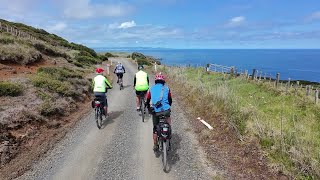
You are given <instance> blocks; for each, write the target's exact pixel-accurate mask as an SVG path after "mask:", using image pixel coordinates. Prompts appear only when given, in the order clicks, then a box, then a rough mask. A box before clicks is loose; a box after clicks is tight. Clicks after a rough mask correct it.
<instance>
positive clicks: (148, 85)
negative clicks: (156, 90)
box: [147, 75, 149, 86]
mask: <svg viewBox="0 0 320 180" xmlns="http://www.w3.org/2000/svg"><path fill="white" fill-rule="evenodd" d="M147 81H148V86H149V75H147Z"/></svg>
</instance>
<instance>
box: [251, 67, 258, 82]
mask: <svg viewBox="0 0 320 180" xmlns="http://www.w3.org/2000/svg"><path fill="white" fill-rule="evenodd" d="M256 74H257V70H256V69H253V70H252V80H254V79H255V77H256Z"/></svg>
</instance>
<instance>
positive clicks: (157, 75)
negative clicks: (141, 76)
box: [154, 73, 166, 82]
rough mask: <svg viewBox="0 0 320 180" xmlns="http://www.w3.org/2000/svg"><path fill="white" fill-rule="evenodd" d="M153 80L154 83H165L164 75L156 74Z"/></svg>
mask: <svg viewBox="0 0 320 180" xmlns="http://www.w3.org/2000/svg"><path fill="white" fill-rule="evenodd" d="M154 80H155V81H163V82H166V80H165V77H164V75H163V74H161V73H157V74H156V76H155V78H154Z"/></svg>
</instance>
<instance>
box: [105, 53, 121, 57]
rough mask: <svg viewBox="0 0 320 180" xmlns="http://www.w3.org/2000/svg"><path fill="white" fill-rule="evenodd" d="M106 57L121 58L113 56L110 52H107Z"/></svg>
mask: <svg viewBox="0 0 320 180" xmlns="http://www.w3.org/2000/svg"><path fill="white" fill-rule="evenodd" d="M104 55H105V56H106V57H108V58H110V57H119V56H117V55H113V54H111V53H109V52H107V53H106V54H104Z"/></svg>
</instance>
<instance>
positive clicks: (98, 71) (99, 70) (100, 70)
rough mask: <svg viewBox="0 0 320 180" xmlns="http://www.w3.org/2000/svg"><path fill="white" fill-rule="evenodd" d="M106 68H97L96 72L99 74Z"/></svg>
mask: <svg viewBox="0 0 320 180" xmlns="http://www.w3.org/2000/svg"><path fill="white" fill-rule="evenodd" d="M103 71H104V70H103V69H102V68H97V69H96V73H98V74H100V73H102V72H103Z"/></svg>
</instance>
